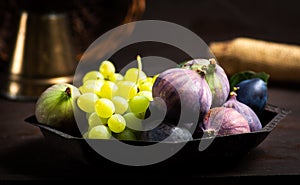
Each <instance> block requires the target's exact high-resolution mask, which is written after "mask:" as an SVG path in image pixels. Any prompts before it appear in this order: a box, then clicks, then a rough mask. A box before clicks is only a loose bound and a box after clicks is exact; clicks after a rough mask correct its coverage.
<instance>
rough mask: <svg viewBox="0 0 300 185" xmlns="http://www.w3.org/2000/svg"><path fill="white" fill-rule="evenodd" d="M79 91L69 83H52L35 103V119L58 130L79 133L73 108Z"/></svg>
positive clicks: (73, 133)
mask: <svg viewBox="0 0 300 185" xmlns="http://www.w3.org/2000/svg"><path fill="white" fill-rule="evenodd" d="M79 95H80V92H79V90H78V88H77V87H75V86H73V85H71V84H65V83H64V84H54V85H52V86H50V87H48V88H47V89H46V90H45V91H44V92H43V93H42V94H41V95H40V96H39V98H38V100H37V102H36V104H35V116H36V118H37V121H38V122H39V123H42V124H46V125H49V126H51V127H53V128H56V129H58V130H60V131H63V132H66V133H69V134H72V135H79V134H80V133H79V131H78V129H77V125H76V121H75V118H74V110H73V109H74V108H75V106H76V100H77V98H78V97H79Z"/></svg>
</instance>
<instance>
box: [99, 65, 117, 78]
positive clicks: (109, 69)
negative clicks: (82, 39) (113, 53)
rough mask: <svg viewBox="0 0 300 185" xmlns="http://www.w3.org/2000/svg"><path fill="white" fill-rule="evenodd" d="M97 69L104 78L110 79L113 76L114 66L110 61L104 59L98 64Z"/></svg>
mask: <svg viewBox="0 0 300 185" xmlns="http://www.w3.org/2000/svg"><path fill="white" fill-rule="evenodd" d="M99 71H100V73H101V74H102V75H103V77H104V78H105V79H110V78H113V77H114V74H115V72H116V68H115V66H114V64H113V63H112V62H111V61H109V60H105V61H103V62H102V63H101V64H100V67H99Z"/></svg>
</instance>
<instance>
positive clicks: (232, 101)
mask: <svg viewBox="0 0 300 185" xmlns="http://www.w3.org/2000/svg"><path fill="white" fill-rule="evenodd" d="M236 96H237V94H236V93H235V92H231V93H230V98H229V100H228V101H227V102H225V103H224V105H223V107H228V108H233V109H235V110H236V111H238V112H239V113H240V114H242V115H243V116H244V118H246V120H247V121H248V124H249V127H250V131H251V132H254V131H258V130H260V129H261V128H262V124H261V122H260V120H259V118H258V117H257V115H256V114H255V112H254V111H253V110H252V109H251V108H250V107H249V106H247V105H246V104H244V103H241V102H239V101H238V100H237V99H236Z"/></svg>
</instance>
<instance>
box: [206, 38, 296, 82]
mask: <svg viewBox="0 0 300 185" xmlns="http://www.w3.org/2000/svg"><path fill="white" fill-rule="evenodd" d="M209 47H210V49H211V51H212V52H213V54H214V55H215V57H216V59H217V61H218V63H219V64H220V65H221V66H222V67H223V68H224V70H225V72H226V73H227V74H228V75H229V76H231V75H232V74H234V73H236V72H240V71H244V70H252V71H255V72H266V73H268V74H269V75H270V77H269V81H274V82H275V81H277V82H288V83H293V82H296V83H300V46H298V45H290V44H284V43H274V42H269V41H263V40H257V39H252V38H244V37H240V38H236V39H233V40H229V41H223V42H211V43H210V46H209Z"/></svg>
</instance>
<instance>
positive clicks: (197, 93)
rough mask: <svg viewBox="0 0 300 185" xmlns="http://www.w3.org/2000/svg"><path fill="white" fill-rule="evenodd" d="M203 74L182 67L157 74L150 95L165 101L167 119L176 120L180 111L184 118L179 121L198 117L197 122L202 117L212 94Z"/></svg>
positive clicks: (193, 119)
mask: <svg viewBox="0 0 300 185" xmlns="http://www.w3.org/2000/svg"><path fill="white" fill-rule="evenodd" d="M204 76H205V73H204V72H203V73H202V74H201V75H199V74H198V73H196V72H195V71H193V70H189V69H182V68H171V69H167V70H166V71H164V72H162V73H160V74H159V76H158V77H157V78H156V80H155V82H154V84H153V87H152V95H153V97H159V98H161V99H162V100H163V101H164V102H165V103H166V108H167V110H166V118H167V119H170V120H173V121H174V120H176V121H178V119H179V117H181V116H180V113H181V114H183V115H182V117H183V119H184V120H181V121H186V122H189V121H195V119H198V120H197V122H198V121H199V120H202V119H203V116H204V114H206V113H207V111H208V110H209V108H210V107H211V102H212V94H211V91H210V89H209V86H208V84H207V82H206V81H205V79H204ZM187 114H189V115H188V116H186V115H187ZM195 116H196V118H195ZM182 117H181V118H182Z"/></svg>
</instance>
